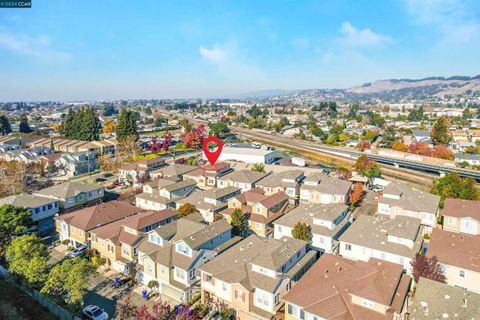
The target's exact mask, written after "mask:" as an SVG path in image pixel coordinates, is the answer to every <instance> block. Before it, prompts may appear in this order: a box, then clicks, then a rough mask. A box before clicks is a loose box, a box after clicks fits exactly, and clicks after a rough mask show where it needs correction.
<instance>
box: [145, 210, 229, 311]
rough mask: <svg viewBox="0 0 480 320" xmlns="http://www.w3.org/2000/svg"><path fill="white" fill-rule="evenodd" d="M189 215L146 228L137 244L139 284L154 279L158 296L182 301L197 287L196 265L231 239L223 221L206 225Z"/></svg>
mask: <svg viewBox="0 0 480 320" xmlns="http://www.w3.org/2000/svg"><path fill="white" fill-rule="evenodd" d="M190 216H191V215H190ZM190 216H187V217H186V218H182V219H178V220H176V221H174V222H172V223H171V224H168V225H164V226H161V227H159V228H157V229H155V230H152V231H150V232H149V233H148V235H147V238H145V239H144V240H142V242H141V243H140V244H139V246H138V263H139V267H140V269H141V279H142V283H144V284H148V282H149V281H151V280H155V281H157V282H158V283H159V292H160V293H161V294H162V295H165V296H167V297H169V298H170V299H173V300H175V301H178V302H183V303H186V302H187V301H188V300H190V299H191V298H192V296H193V295H194V294H195V293H197V292H199V290H200V281H199V278H198V276H197V274H198V271H197V270H198V268H199V267H200V266H201V265H203V264H204V263H205V262H207V261H209V260H210V259H212V258H213V257H214V256H215V255H217V253H218V251H217V250H218V248H219V247H220V246H222V244H225V243H228V242H229V241H231V239H232V227H231V226H230V225H229V224H228V223H227V222H226V221H225V220H219V221H216V222H214V223H212V224H210V225H206V224H203V223H200V222H199V220H201V219H202V218H201V216H200V215H199V214H193V217H190Z"/></svg>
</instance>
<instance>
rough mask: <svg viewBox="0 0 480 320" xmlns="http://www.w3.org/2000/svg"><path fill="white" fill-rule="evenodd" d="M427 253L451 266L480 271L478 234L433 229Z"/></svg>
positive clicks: (479, 241)
mask: <svg viewBox="0 0 480 320" xmlns="http://www.w3.org/2000/svg"><path fill="white" fill-rule="evenodd" d="M427 255H428V256H429V257H432V256H437V258H438V261H439V262H441V263H445V264H448V265H451V266H456V267H460V268H464V269H468V270H474V271H476V272H480V235H476V236H473V235H466V234H461V233H454V232H449V231H445V230H440V229H434V230H433V233H432V237H431V239H430V243H429V245H428V251H427Z"/></svg>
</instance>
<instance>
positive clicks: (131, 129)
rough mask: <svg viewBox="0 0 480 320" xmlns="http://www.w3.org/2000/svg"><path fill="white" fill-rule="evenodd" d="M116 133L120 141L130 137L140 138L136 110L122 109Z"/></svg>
mask: <svg viewBox="0 0 480 320" xmlns="http://www.w3.org/2000/svg"><path fill="white" fill-rule="evenodd" d="M116 133H117V140H118V141H119V142H124V141H125V140H126V139H127V138H129V137H135V138H136V139H137V138H138V132H137V121H136V115H135V112H133V111H130V110H126V109H125V108H124V109H122V112H120V115H119V116H118V122H117V130H116Z"/></svg>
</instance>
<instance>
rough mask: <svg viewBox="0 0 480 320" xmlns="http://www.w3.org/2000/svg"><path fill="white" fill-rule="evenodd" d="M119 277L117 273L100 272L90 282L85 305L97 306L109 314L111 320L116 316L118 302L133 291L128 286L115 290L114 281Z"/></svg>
mask: <svg viewBox="0 0 480 320" xmlns="http://www.w3.org/2000/svg"><path fill="white" fill-rule="evenodd" d="M116 276H119V273H118V272H115V271H108V272H104V271H100V272H99V273H98V274H96V275H95V277H94V278H93V279H92V280H91V281H90V288H89V291H88V293H87V294H86V296H85V299H84V305H85V306H87V305H90V304H93V305H96V306H98V307H100V308H102V309H103V310H105V312H107V313H108V315H109V316H110V318H111V319H113V318H114V316H115V305H116V303H117V300H118V299H120V298H121V297H123V296H124V295H125V294H128V293H129V292H130V291H131V289H130V288H128V286H127V285H126V284H124V285H122V286H120V287H118V288H115V286H114V284H113V283H114V279H115V277H116Z"/></svg>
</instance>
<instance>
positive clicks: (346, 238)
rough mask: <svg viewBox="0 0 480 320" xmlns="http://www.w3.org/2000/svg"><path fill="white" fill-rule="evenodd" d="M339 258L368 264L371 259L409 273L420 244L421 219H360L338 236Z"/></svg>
mask: <svg viewBox="0 0 480 320" xmlns="http://www.w3.org/2000/svg"><path fill="white" fill-rule="evenodd" d="M339 241H340V255H341V256H342V257H345V258H348V259H352V260H361V261H368V260H369V259H370V258H377V259H380V260H384V261H388V262H393V263H398V264H400V265H402V266H403V269H404V270H405V271H406V272H407V273H410V272H411V265H410V262H411V261H412V260H413V259H414V258H415V254H416V253H417V252H419V251H420V249H421V247H422V244H423V237H422V227H421V226H420V219H417V218H410V217H406V216H396V217H395V218H393V219H390V218H388V217H384V216H377V217H372V216H364V215H361V216H359V217H358V218H357V220H355V222H353V223H352V225H351V226H350V227H349V228H348V229H347V230H346V231H345V232H344V233H343V234H342V235H341V236H340V238H339Z"/></svg>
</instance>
